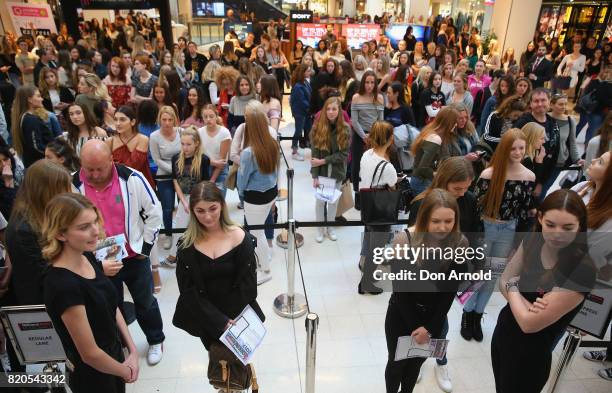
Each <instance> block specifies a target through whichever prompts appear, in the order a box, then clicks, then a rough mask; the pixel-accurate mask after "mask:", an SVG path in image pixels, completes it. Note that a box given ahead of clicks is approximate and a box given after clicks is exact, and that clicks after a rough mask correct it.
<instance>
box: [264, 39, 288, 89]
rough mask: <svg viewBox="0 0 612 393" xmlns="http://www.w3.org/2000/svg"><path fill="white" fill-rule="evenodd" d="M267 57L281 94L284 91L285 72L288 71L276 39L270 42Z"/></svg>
mask: <svg viewBox="0 0 612 393" xmlns="http://www.w3.org/2000/svg"><path fill="white" fill-rule="evenodd" d="M267 56H268V63H270V68H271V70H272V74H273V75H274V76H275V77H276V82H277V83H278V89H279V90H280V91H281V93H282V92H283V91H284V90H285V70H288V69H289V62H288V61H287V58H286V57H285V54H284V53H283V51H282V50H281V47H280V41H279V40H278V39H276V38H273V39H272V40H271V41H270V50H269V51H268V53H267Z"/></svg>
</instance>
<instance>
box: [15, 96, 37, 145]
mask: <svg viewBox="0 0 612 393" xmlns="http://www.w3.org/2000/svg"><path fill="white" fill-rule="evenodd" d="M37 91H38V89H37V88H36V86H30V85H25V86H20V87H19V88H18V89H17V93H16V94H15V99H14V100H13V107H12V109H11V128H12V130H11V134H12V135H13V147H14V148H15V151H16V152H17V154H19V155H20V156H21V155H23V130H22V129H21V118H22V117H23V115H24V114H25V113H26V112H27V111H28V109H29V108H30V105H29V103H28V99H30V98H32V97H33V96H34V94H36V92H37Z"/></svg>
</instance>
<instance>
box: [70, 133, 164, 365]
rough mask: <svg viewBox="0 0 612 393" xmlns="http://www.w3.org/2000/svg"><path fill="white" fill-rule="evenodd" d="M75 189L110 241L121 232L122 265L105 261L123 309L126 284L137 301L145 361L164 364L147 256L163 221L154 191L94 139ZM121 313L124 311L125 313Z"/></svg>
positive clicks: (85, 151)
mask: <svg viewBox="0 0 612 393" xmlns="http://www.w3.org/2000/svg"><path fill="white" fill-rule="evenodd" d="M72 183H73V187H74V188H75V191H76V192H78V193H80V194H83V195H85V196H86V197H87V198H88V199H89V200H91V202H92V203H93V204H94V205H95V206H96V207H97V208H98V210H100V213H101V214H102V217H103V219H104V231H105V234H106V236H107V237H110V236H115V235H120V234H123V235H125V238H126V250H127V253H128V255H127V257H125V258H124V259H123V260H122V261H104V262H103V263H102V265H103V268H104V273H105V274H106V275H107V276H109V278H110V279H111V281H112V282H113V284H115V288H116V289H117V295H118V296H119V299H120V302H119V304H120V307H122V306H123V283H125V284H126V285H127V287H128V289H129V291H130V294H131V295H132V298H133V300H134V306H135V308H136V320H137V321H138V324H139V325H140V327H141V329H142V331H143V332H144V334H145V336H146V337H147V342H148V343H149V351H148V356H147V360H148V362H149V364H151V365H154V364H157V363H159V362H160V361H161V358H162V352H163V347H162V343H163V341H164V339H165V336H164V332H163V324H162V318H161V314H160V311H159V305H158V303H157V299H156V298H155V297H154V296H153V279H152V276H151V262H150V260H149V254H150V253H151V249H152V248H153V246H154V245H155V241H156V239H157V235H158V233H159V228H160V226H161V223H162V209H161V204H160V203H159V201H158V199H157V196H156V195H155V192H154V191H153V189H152V188H151V186H150V185H149V183H148V182H147V180H146V179H145V177H144V176H143V175H142V173H140V172H138V171H137V170H135V169H132V168H129V167H127V166H124V165H121V164H115V163H114V162H113V157H112V152H111V150H110V148H109V147H108V145H106V144H105V143H104V142H103V141H100V140H90V141H88V142H87V143H85V145H83V148H82V149H81V170H80V171H78V172H76V173H75V174H74V175H73V180H72ZM122 311H123V310H122Z"/></svg>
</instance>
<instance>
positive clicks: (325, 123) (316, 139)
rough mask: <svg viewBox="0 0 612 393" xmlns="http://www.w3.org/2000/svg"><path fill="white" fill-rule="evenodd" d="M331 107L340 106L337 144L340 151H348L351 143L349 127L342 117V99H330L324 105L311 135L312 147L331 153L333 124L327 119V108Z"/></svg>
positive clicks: (337, 123) (337, 120)
mask: <svg viewBox="0 0 612 393" xmlns="http://www.w3.org/2000/svg"><path fill="white" fill-rule="evenodd" d="M330 105H337V106H338V117H337V118H336V142H337V143H338V149H340V150H344V149H346V148H347V146H348V141H349V133H348V127H347V126H346V123H345V122H344V117H343V115H342V101H341V100H340V97H330V98H328V99H327V101H325V104H323V109H321V115H320V116H319V119H318V120H317V122H316V123H315V125H314V127H313V129H312V132H311V134H310V138H311V141H312V145H313V146H314V147H316V148H317V149H319V150H323V151H326V152H329V153H331V138H330V137H331V132H330V129H331V124H330V122H329V119H328V118H327V108H328V107H329V106H330Z"/></svg>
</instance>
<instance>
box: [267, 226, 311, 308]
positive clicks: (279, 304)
mask: <svg viewBox="0 0 612 393" xmlns="http://www.w3.org/2000/svg"><path fill="white" fill-rule="evenodd" d="M288 224H289V232H288V236H287V246H288V247H287V293H281V294H280V295H278V296H277V297H276V299H274V311H275V312H276V313H277V314H278V315H280V316H281V317H284V318H299V317H301V316H302V315H304V314H306V312H307V311H308V307H307V306H306V298H305V297H304V295H301V294H299V293H295V220H294V219H293V218H290V219H289V222H288Z"/></svg>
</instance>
